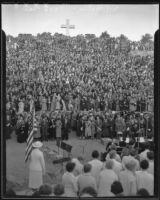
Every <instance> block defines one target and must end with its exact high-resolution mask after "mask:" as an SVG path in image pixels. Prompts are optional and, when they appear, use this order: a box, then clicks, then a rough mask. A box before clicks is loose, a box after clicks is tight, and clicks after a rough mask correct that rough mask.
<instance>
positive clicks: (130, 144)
mask: <svg viewBox="0 0 160 200" xmlns="http://www.w3.org/2000/svg"><path fill="white" fill-rule="evenodd" d="M135 142H136V141H135V139H133V138H132V139H131V140H130V141H129V146H133V145H134V144H135Z"/></svg>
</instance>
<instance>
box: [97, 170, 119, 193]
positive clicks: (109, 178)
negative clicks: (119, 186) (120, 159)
mask: <svg viewBox="0 0 160 200" xmlns="http://www.w3.org/2000/svg"><path fill="white" fill-rule="evenodd" d="M114 181H118V176H117V175H116V173H115V172H114V171H113V170H112V169H104V170H103V171H101V173H100V175H99V179H98V196H101V197H104V196H107V193H108V192H110V189H111V185H112V183H113V182H114Z"/></svg>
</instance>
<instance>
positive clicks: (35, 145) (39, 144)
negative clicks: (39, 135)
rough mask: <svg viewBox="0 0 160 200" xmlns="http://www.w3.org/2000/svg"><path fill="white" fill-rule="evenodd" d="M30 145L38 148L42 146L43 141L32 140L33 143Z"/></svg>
mask: <svg viewBox="0 0 160 200" xmlns="http://www.w3.org/2000/svg"><path fill="white" fill-rule="evenodd" d="M32 146H33V147H35V148H40V147H42V146H43V143H42V142H40V141H36V142H34V143H33V144H32Z"/></svg>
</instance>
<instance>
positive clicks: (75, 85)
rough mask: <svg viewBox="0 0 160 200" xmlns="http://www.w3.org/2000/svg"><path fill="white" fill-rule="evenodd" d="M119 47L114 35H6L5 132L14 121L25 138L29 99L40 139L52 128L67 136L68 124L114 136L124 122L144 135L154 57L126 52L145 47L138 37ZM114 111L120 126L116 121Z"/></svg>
mask: <svg viewBox="0 0 160 200" xmlns="http://www.w3.org/2000/svg"><path fill="white" fill-rule="evenodd" d="M121 46H122V45H121V42H120V40H119V39H118V38H112V37H109V38H105V37H99V38H96V37H95V38H94V37H93V36H92V37H91V36H90V37H87V36H86V37H85V36H83V35H78V36H76V37H68V36H64V35H61V34H55V35H54V36H52V35H51V34H49V33H43V34H41V35H40V34H38V35H37V36H36V37H34V36H32V35H27V34H26V35H25V34H19V35H18V37H16V38H13V37H7V66H6V75H7V76H6V88H7V90H6V94H7V96H6V103H7V104H6V106H7V132H8V131H9V132H10V130H11V127H13V126H14V127H15V125H16V124H17V126H16V130H17V135H20V138H19V139H18V141H19V142H24V141H25V139H26V137H27V134H26V133H27V120H28V114H29V111H30V110H31V107H32V104H33V102H34V103H35V109H36V113H38V114H37V116H36V119H37V124H38V125H37V126H38V127H39V129H40V131H39V132H40V136H41V139H42V140H48V139H49V138H50V137H52V138H55V137H56V130H57V132H58V135H59V134H60V137H63V138H65V139H68V130H71V129H75V130H76V132H77V135H78V136H80V137H88V136H89V137H92V138H94V137H95V136H98V135H100V134H101V135H104V136H111V137H114V136H115V135H116V132H118V131H123V132H127V130H128V129H127V128H128V127H129V129H130V131H129V132H135V129H136V131H140V132H142V135H143V136H144V135H146V134H147V130H149V131H152V130H153V117H150V115H149V122H148V118H147V117H148V116H147V115H143V114H144V112H151V113H152V112H153V107H154V105H153V104H154V103H153V102H154V100H153V84H154V80H153V79H154V77H153V76H154V75H153V74H154V73H153V69H154V63H153V56H151V55H146V56H139V55H136V56H135V55H134V56H133V55H132V54H130V51H131V50H132V49H140V50H143V51H144V50H145V47H144V48H140V46H142V47H143V45H142V44H141V45H140V42H139V43H134V42H131V41H130V49H128V48H127V49H122V48H121ZM151 50H153V49H151ZM115 111H116V113H117V112H119V113H120V116H121V117H120V118H121V120H120V124H122V125H118V124H117V125H116V118H117V116H116V115H115ZM136 112H139V114H140V115H139V116H138V114H137V115H136ZM141 114H142V115H141ZM146 116H147V117H146ZM146 118H147V119H146ZM58 121H60V122H61V123H60V122H58ZM118 121H119V120H118V119H117V122H118ZM122 121H124V122H122ZM18 122H21V123H18ZM118 123H119V122H118ZM20 124H21V125H20ZM133 124H134V125H135V126H133ZM120 126H121V127H120ZM124 126H125V127H124ZM59 127H60V128H59ZM102 127H103V128H102ZM131 129H132V130H133V129H134V131H131ZM140 129H141V130H140ZM58 130H61V131H58ZM21 132H22V133H24V134H22V133H21ZM19 133H21V134H19ZM130 134H131V133H130ZM62 135H63V136H62ZM21 136H22V137H21ZM7 137H9V136H7Z"/></svg>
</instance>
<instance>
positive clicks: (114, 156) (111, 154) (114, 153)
mask: <svg viewBox="0 0 160 200" xmlns="http://www.w3.org/2000/svg"><path fill="white" fill-rule="evenodd" d="M116 153H117V152H116V151H115V150H111V151H110V152H109V157H110V159H115V158H116Z"/></svg>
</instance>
